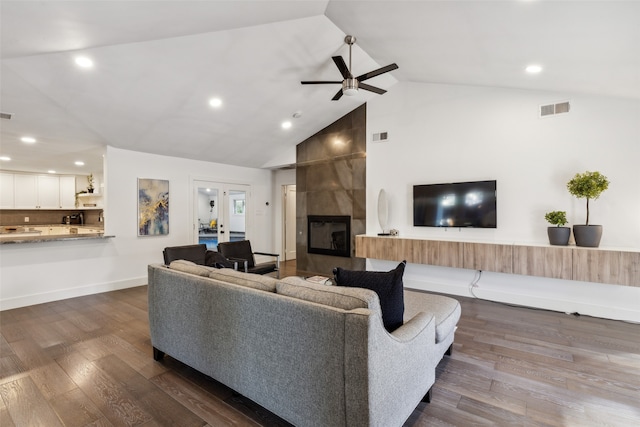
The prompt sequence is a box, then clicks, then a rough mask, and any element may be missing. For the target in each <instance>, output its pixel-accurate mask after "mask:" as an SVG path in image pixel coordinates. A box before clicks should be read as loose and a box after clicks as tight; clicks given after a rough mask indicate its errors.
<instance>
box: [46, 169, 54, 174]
mask: <svg viewBox="0 0 640 427" xmlns="http://www.w3.org/2000/svg"><path fill="white" fill-rule="evenodd" d="M47 173H56V171H54V170H53V169H51V170H48V171H47Z"/></svg>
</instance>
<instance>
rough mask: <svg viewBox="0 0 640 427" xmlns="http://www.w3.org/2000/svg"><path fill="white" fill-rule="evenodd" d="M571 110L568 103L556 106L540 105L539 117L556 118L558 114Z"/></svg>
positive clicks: (560, 103)
mask: <svg viewBox="0 0 640 427" xmlns="http://www.w3.org/2000/svg"><path fill="white" fill-rule="evenodd" d="M570 109H571V105H570V104H569V101H564V102H559V103H557V104H549V105H541V106H540V117H550V116H556V115H558V114H565V113H568V112H569V110H570Z"/></svg>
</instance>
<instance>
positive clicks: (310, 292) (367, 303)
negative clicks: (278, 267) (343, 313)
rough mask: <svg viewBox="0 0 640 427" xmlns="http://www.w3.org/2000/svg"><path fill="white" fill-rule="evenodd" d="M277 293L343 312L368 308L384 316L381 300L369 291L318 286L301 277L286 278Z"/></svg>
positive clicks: (277, 288)
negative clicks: (381, 309)
mask: <svg viewBox="0 0 640 427" xmlns="http://www.w3.org/2000/svg"><path fill="white" fill-rule="evenodd" d="M276 292H277V293H278V294H281V295H285V296H288V297H292V298H297V299H301V300H304V301H309V302H314V303H316V304H323V305H328V306H331V307H335V308H340V309H342V310H353V309H356V308H368V309H369V310H371V311H373V312H374V313H377V314H378V315H382V313H381V311H380V300H379V299H378V295H376V293H375V292H373V291H370V290H368V289H358V288H345V287H338V286H329V285H318V284H316V283H311V282H307V281H306V280H304V279H303V278H301V277H294V276H292V277H285V278H284V279H282V280H280V281H279V282H278V283H277V284H276Z"/></svg>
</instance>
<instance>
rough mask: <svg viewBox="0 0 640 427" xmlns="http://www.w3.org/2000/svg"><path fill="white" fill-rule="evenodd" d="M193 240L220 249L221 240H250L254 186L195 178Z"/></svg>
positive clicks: (209, 247)
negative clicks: (250, 208) (249, 210)
mask: <svg viewBox="0 0 640 427" xmlns="http://www.w3.org/2000/svg"><path fill="white" fill-rule="evenodd" d="M193 184H194V185H193V188H194V207H193V212H194V215H193V241H194V243H204V244H206V245H207V248H208V249H213V250H216V249H217V246H218V243H220V242H233V241H237V240H244V239H248V221H247V214H246V212H247V208H248V206H249V195H250V191H249V190H250V187H249V186H248V185H244V184H228V183H222V182H213V181H202V180H194V181H193Z"/></svg>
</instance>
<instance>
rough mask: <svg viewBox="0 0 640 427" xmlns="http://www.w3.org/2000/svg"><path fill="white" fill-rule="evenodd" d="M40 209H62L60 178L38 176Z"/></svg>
mask: <svg viewBox="0 0 640 427" xmlns="http://www.w3.org/2000/svg"><path fill="white" fill-rule="evenodd" d="M37 178H38V205H37V206H38V209H60V178H59V177H57V176H53V175H38V177H37Z"/></svg>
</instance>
